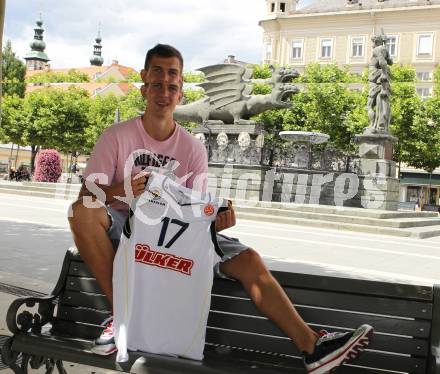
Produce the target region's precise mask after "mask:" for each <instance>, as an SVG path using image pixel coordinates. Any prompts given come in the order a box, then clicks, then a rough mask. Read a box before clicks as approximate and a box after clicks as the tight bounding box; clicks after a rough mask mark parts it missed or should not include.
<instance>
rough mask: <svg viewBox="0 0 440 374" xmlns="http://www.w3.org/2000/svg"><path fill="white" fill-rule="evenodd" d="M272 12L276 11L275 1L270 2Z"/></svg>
mask: <svg viewBox="0 0 440 374" xmlns="http://www.w3.org/2000/svg"><path fill="white" fill-rule="evenodd" d="M270 12H271V13H273V12H275V3H270Z"/></svg>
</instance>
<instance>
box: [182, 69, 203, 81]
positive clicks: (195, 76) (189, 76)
mask: <svg viewBox="0 0 440 374" xmlns="http://www.w3.org/2000/svg"><path fill="white" fill-rule="evenodd" d="M183 81H184V82H185V83H202V82H204V81H205V75H204V74H203V73H199V72H193V71H185V72H184V73H183Z"/></svg>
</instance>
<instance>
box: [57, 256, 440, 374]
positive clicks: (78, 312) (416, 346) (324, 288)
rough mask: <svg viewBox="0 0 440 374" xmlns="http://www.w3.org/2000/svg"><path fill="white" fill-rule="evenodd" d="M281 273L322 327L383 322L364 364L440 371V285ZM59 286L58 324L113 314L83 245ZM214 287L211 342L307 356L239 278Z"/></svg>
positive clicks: (94, 328)
mask: <svg viewBox="0 0 440 374" xmlns="http://www.w3.org/2000/svg"><path fill="white" fill-rule="evenodd" d="M273 275H274V276H275V277H276V278H277V279H278V281H279V282H280V284H281V285H282V286H283V288H284V289H285V291H286V293H287V295H288V296H289V298H291V300H292V301H294V303H295V305H296V307H297V309H298V311H299V312H300V314H301V315H302V316H303V318H304V319H305V320H306V322H308V323H309V324H311V325H312V327H313V328H314V329H316V330H319V329H326V330H328V331H334V330H338V331H344V330H350V329H354V328H356V327H357V326H359V325H361V324H362V323H368V324H371V325H372V326H374V327H375V335H374V340H373V343H372V345H371V346H370V347H369V349H368V351H367V352H365V353H364V354H363V355H362V356H360V357H359V359H358V360H357V361H356V365H358V366H359V367H364V368H365V367H368V368H374V369H383V370H390V371H398V372H404V373H414V374H425V373H438V372H436V371H434V367H435V363H434V362H433V361H432V360H433V359H432V357H431V354H430V347H431V346H432V347H434V348H437V347H440V343H439V341H440V324H439V322H438V319H439V317H440V309H439V306H438V300H440V291H439V288H438V287H437V286H434V287H427V286H415V285H405V284H392V283H385V282H377V281H368V280H348V279H343V278H335V277H329V276H316V275H307V274H295V273H287V272H273ZM63 283H64V284H63ZM54 292H60V299H59V304H58V309H57V315H56V319H55V320H54V329H55V330H57V331H58V332H63V333H69V334H71V335H73V336H77V337H81V338H85V339H92V338H94V337H96V336H98V335H99V333H100V332H101V328H100V327H99V326H98V325H99V324H100V323H101V322H102V321H103V320H104V319H105V318H106V317H107V316H108V315H109V314H110V307H109V304H108V302H107V300H106V298H105V296H104V295H102V292H101V291H100V289H99V286H98V285H97V283H96V281H95V279H94V278H93V277H92V276H91V274H90V272H89V270H88V269H87V267H86V265H85V264H84V263H83V262H82V261H81V259H80V257H79V256H78V254H77V253H75V252H73V251H70V252H68V253H67V255H66V258H65V261H64V265H63V271H62V274H61V277H60V280H59V283H58V284H57V286H56V289H55V290H54ZM212 293H213V295H212V302H211V311H210V314H209V320H208V329H207V337H206V342H207V344H208V345H214V346H221V347H230V349H234V348H238V349H247V350H254V351H258V352H264V353H267V354H269V355H271V356H273V355H277V356H278V360H281V361H283V362H287V363H288V362H289V361H292V362H293V361H297V360H299V359H300V358H299V352H298V351H297V350H296V349H295V348H294V346H293V345H292V343H291V342H290V340H289V339H287V338H286V337H285V335H284V334H283V333H282V332H281V331H280V330H279V329H278V328H277V327H276V326H275V325H274V324H273V323H272V322H270V321H269V320H267V319H266V318H264V317H262V316H261V314H260V313H259V312H258V311H257V310H256V308H255V306H254V305H253V303H252V302H251V300H250V299H249V298H248V296H247V295H246V293H245V292H244V290H243V288H242V287H241V285H240V284H239V283H238V282H232V281H228V280H222V279H216V280H215V281H214V286H213V292H212ZM434 300H435V301H436V303H434ZM434 317H435V318H434ZM433 325H434V326H433ZM227 349H228V348H227ZM281 361H279V362H281ZM437 370H438V369H437ZM349 372H350V374H351V373H353V374H356V373H365V369H361V368H355V367H351V368H350V371H349Z"/></svg>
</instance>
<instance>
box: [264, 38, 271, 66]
mask: <svg viewBox="0 0 440 374" xmlns="http://www.w3.org/2000/svg"><path fill="white" fill-rule="evenodd" d="M265 57H266V58H265V59H266V61H268V62H270V61H272V43H267V44H266V52H265Z"/></svg>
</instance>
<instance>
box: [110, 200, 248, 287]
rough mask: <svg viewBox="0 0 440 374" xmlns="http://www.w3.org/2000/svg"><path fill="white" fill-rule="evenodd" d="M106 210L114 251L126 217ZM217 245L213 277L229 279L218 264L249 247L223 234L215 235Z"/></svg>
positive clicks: (114, 211)
mask: <svg viewBox="0 0 440 374" xmlns="http://www.w3.org/2000/svg"><path fill="white" fill-rule="evenodd" d="M106 208H107V213H108V216H109V217H110V221H111V224H110V228H109V229H108V231H107V234H108V236H109V238H110V240H111V242H112V246H113V249H114V250H115V251H116V250H117V249H118V246H119V241H120V239H121V235H122V228H123V227H124V223H125V220H126V219H127V217H126V216H125V215H124V214H122V213H121V212H120V211H118V210H116V209H114V208H112V207H109V206H107V207H106ZM217 243H218V245H219V247H220V249H221V251H222V252H223V257H222V259H221V261H220V262H219V263H217V264H216V265H215V267H214V273H215V276H217V277H220V278H226V279H231V278H230V277H228V276H227V275H225V274H223V273H222V272H221V271H220V263H222V262H225V261H228V260H230V259H232V258H234V257H235V256H237V255H238V254H240V253H241V252H243V251H245V250H246V249H248V248H249V247H248V246H247V245H244V244H243V243H241V242H240V241H239V240H238V239H237V238H231V237H229V236H226V235H223V234H217Z"/></svg>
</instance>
